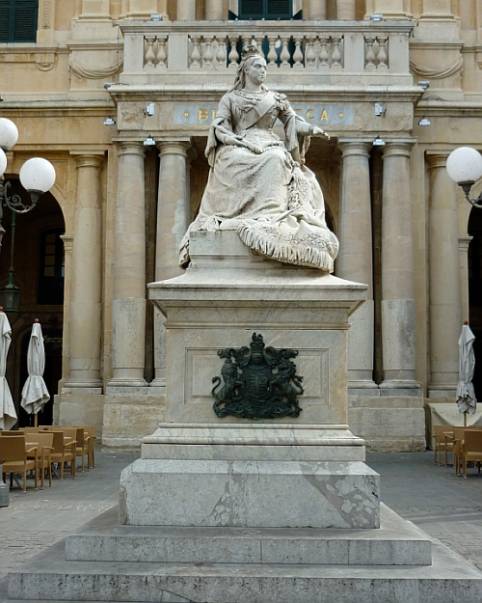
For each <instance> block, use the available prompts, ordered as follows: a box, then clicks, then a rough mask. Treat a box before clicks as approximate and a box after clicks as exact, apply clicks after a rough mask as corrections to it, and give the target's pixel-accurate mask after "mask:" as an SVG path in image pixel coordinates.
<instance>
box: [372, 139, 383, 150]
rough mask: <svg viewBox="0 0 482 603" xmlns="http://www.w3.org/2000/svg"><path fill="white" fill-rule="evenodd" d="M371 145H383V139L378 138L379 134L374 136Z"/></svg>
mask: <svg viewBox="0 0 482 603" xmlns="http://www.w3.org/2000/svg"><path fill="white" fill-rule="evenodd" d="M372 145H373V146H374V147H384V146H385V141H384V140H383V138H380V136H375V138H374V139H373V141H372Z"/></svg>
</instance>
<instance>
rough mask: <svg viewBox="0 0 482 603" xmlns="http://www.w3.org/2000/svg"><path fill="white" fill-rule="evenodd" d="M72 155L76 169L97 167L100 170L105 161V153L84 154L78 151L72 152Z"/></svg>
mask: <svg viewBox="0 0 482 603" xmlns="http://www.w3.org/2000/svg"><path fill="white" fill-rule="evenodd" d="M70 155H71V156H72V157H74V159H75V164H76V165H75V167H76V168H82V167H95V168H98V167H100V166H101V165H102V162H103V160H104V153H103V152H91V153H88V152H87V153H82V152H77V151H71V153H70Z"/></svg>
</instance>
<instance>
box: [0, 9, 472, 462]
mask: <svg viewBox="0 0 482 603" xmlns="http://www.w3.org/2000/svg"><path fill="white" fill-rule="evenodd" d="M0 22H1V25H0V40H1V42H0V74H1V77H0V81H1V82H2V89H1V91H0V94H1V96H2V98H3V102H2V103H1V104H0V114H1V115H2V116H3V117H8V118H10V119H12V120H14V121H15V122H16V124H17V126H18V128H19V132H20V138H19V142H18V144H17V145H16V146H15V148H14V150H13V152H10V153H8V158H9V164H8V168H7V177H8V178H10V179H11V180H12V182H13V183H14V185H15V184H16V179H17V175H18V171H19V168H20V166H21V164H22V163H23V161H24V160H25V159H27V158H28V157H30V156H33V155H42V156H44V157H46V158H47V159H49V160H50V161H51V162H52V163H53V164H54V166H55V168H56V172H57V181H56V184H55V186H54V188H53V189H52V191H51V192H50V193H48V194H47V195H45V196H44V197H43V198H42V199H41V201H40V202H39V204H38V207H37V208H36V209H35V210H34V211H32V212H31V213H30V214H28V215H25V216H20V218H19V219H17V222H16V224H15V245H14V246H13V254H12V253H10V248H9V242H10V241H11V236H12V229H11V225H10V223H9V221H8V219H7V216H5V219H4V224H5V227H6V229H7V235H6V237H5V239H4V243H3V248H2V255H1V258H0V279H1V280H0V285H3V284H4V282H5V281H6V279H7V270H8V268H9V265H10V264H11V262H12V260H14V270H15V278H16V282H17V284H18V286H19V287H20V293H21V304H20V308H19V310H18V311H17V312H15V313H12V314H10V319H11V322H12V325H13V331H14V346H13V353H11V355H10V361H9V376H10V381H11V383H13V391H14V395H16V397H17V398H18V399H19V395H18V394H19V388H20V387H21V383H22V378H23V377H22V376H23V374H24V372H25V369H23V368H22V363H23V362H24V357H25V355H24V354H23V352H24V349H23V348H25V341H26V337H27V334H28V332H29V325H30V323H31V320H32V319H33V318H34V317H36V316H38V317H39V318H40V320H41V321H42V323H43V324H44V325H45V326H44V331H45V332H46V339H47V351H48V354H50V364H49V358H48V359H47V366H50V369H48V370H50V371H51V375H50V376H48V385H49V387H50V389H51V391H52V393H56V396H55V402H54V404H53V409H52V410H51V413H52V418H53V420H56V421H60V422H62V423H64V424H65V423H69V424H78V423H82V424H91V425H95V426H96V427H97V428H98V429H99V431H102V438H103V441H104V443H105V444H107V445H113V446H116V445H126V444H133V443H137V442H139V439H140V438H141V437H142V436H143V435H146V434H148V433H150V432H152V431H153V430H154V428H155V426H156V425H157V423H158V422H159V421H161V420H162V418H163V414H164V409H165V358H164V353H163V337H164V331H163V322H162V316H160V315H159V314H157V313H155V312H154V309H153V307H152V306H151V305H150V304H149V303H148V302H147V301H146V285H147V283H149V282H151V281H154V280H160V279H165V278H169V277H171V276H175V275H177V274H180V272H181V270H180V268H179V267H178V262H177V248H178V246H179V242H180V239H181V237H182V235H183V234H184V232H185V230H186V228H187V226H188V224H189V223H190V221H191V220H192V219H193V217H194V216H195V214H196V211H197V208H198V206H199V203H200V198H201V195H202V191H203V188H204V185H205V182H206V179H207V175H208V165H207V160H206V158H205V157H204V146H205V143H206V136H207V131H208V127H209V123H210V121H211V120H212V117H213V115H214V114H215V110H216V106H217V102H218V101H219V99H220V97H221V96H222V94H223V93H224V92H225V91H226V90H227V89H228V88H229V87H230V85H231V84H232V81H233V78H234V73H235V71H236V67H237V64H238V62H239V59H240V54H241V52H242V48H243V46H245V45H247V44H248V43H250V42H251V43H256V45H257V46H258V47H259V48H262V49H263V51H264V53H265V56H266V58H267V61H268V82H267V83H268V86H269V87H271V88H273V89H276V90H279V91H282V92H285V93H286V94H287V95H288V97H289V99H290V101H291V103H292V105H293V107H294V108H295V110H296V111H297V112H298V113H299V114H300V115H302V116H303V117H304V118H305V119H306V120H308V121H310V122H312V123H314V124H316V125H320V126H322V127H323V128H324V129H325V130H327V131H328V132H329V133H330V134H331V135H332V136H333V137H334V138H333V139H332V140H331V141H330V142H325V141H322V140H318V139H314V140H312V144H311V148H310V151H309V154H308V164H309V166H310V168H311V169H313V170H314V171H315V173H316V175H317V177H318V179H319V181H320V184H321V186H322V189H323V192H324V195H325V203H326V209H327V218H328V222H329V224H330V226H331V228H332V229H333V230H334V231H335V233H336V234H337V236H338V237H339V238H340V243H341V250H340V255H339V257H338V260H337V265H336V271H335V273H336V274H337V275H338V276H340V277H343V278H347V279H349V280H355V281H360V282H364V283H367V284H368V286H369V301H368V302H367V303H365V304H364V305H363V306H362V307H361V308H360V309H359V310H357V311H356V313H355V315H354V316H353V319H352V330H351V332H350V346H349V369H350V370H349V398H350V411H349V414H350V417H349V420H350V426H351V428H352V429H353V431H354V432H355V433H357V434H359V435H362V436H364V437H366V439H367V441H368V443H369V444H371V445H372V446H373V447H376V448H379V449H398V450H413V449H420V448H423V447H424V446H425V430H426V418H425V414H426V411H425V406H424V405H425V403H426V402H427V400H428V401H447V400H448V401H453V400H454V394H455V388H456V384H457V375H458V348H457V339H458V336H459V332H460V328H461V325H462V322H463V321H464V320H470V324H471V326H472V329H473V330H474V332H475V334H476V335H479V336H480V338H481V339H482V308H481V306H482V293H481V289H482V288H481V286H480V284H481V280H480V279H481V249H482V243H481V240H482V211H480V210H477V209H473V210H472V211H471V206H470V205H469V204H468V203H467V202H466V201H464V200H463V193H461V192H460V191H459V190H457V187H456V186H455V185H454V184H453V183H452V182H451V181H450V180H449V178H448V176H447V173H446V169H445V162H446V158H447V156H448V154H449V152H450V151H451V150H452V149H453V148H455V147H456V146H460V145H469V146H474V147H476V148H479V149H480V148H481V147H482V125H481V124H482V121H481V119H480V118H481V114H482V71H481V69H482V4H481V2H480V1H479V0H273V1H271V0H256V1H254V0H250V1H245V0H229V2H228V1H227V0H177V1H176V0H69V1H64V0H62V1H60V0H1V1H0ZM479 214H480V215H479ZM7 310H8V309H7ZM22 346H23V347H22ZM477 356H478V358H479V359H480V360H479V364H480V365H481V366H482V349H481V351H480V352H478V351H477ZM22 371H23V372H22ZM481 375H482V368H481V369H478V371H477V374H476V387H477V388H478V391H479V392H482V387H481V385H482V377H481ZM58 379H60V381H59V382H58V384H57V381H58ZM479 395H480V394H479ZM50 418H51V417H50V415H49V416H46V417H45V420H47V421H48V420H50Z"/></svg>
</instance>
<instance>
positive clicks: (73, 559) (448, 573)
mask: <svg viewBox="0 0 482 603" xmlns="http://www.w3.org/2000/svg"><path fill="white" fill-rule="evenodd" d="M115 515H116V513H115V511H113V512H108V513H106V514H103V515H102V516H100V517H99V518H97V519H96V520H94V522H92V524H91V525H90V526H89V527H88V529H87V530H86V531H85V532H84V533H82V534H80V535H74V536H71V537H69V538H68V539H67V540H66V543H65V551H64V550H63V544H62V543H59V544H58V545H55V546H54V547H52V549H50V550H49V551H48V552H46V553H43V554H41V555H40V556H38V557H37V558H36V559H34V560H33V561H32V562H31V564H30V565H29V566H28V567H27V568H26V569H24V570H23V571H22V572H20V573H18V574H11V575H10V576H9V585H8V597H9V599H8V600H7V601H11V602H13V601H17V603H18V602H19V601H24V602H26V601H50V602H51V603H57V602H58V603H60V602H61V601H62V602H66V601H69V602H80V601H91V602H92V601H99V602H100V601H109V602H111V603H121V602H124V603H125V602H129V601H130V602H138V603H139V602H142V603H148V602H149V603H154V602H155V603H159V602H160V601H162V602H163V603H201V602H203V603H315V602H316V603H365V602H366V603H368V602H370V603H388V602H390V603H440V602H441V601H443V603H460V602H461V601H463V602H464V603H480V601H481V600H482V574H481V573H480V572H479V571H478V570H477V569H476V568H474V567H472V566H471V565H469V564H468V563H466V562H465V561H464V560H463V559H462V558H461V557H459V556H458V555H457V554H455V553H453V552H452V551H450V550H449V549H447V548H446V547H445V546H443V545H442V544H440V543H439V542H437V541H435V542H434V541H431V539H430V538H429V537H428V536H426V535H425V534H423V532H422V531H421V530H419V529H418V528H416V527H415V526H413V524H411V523H410V522H407V521H405V520H403V519H401V518H400V517H399V516H398V515H397V514H395V513H393V511H390V510H389V509H387V508H386V507H384V506H383V505H382V510H381V518H382V521H381V528H380V529H377V530H358V531H357V530H333V529H330V530H303V529H289V530H253V529H234V530H228V529H226V528H224V529H222V530H221V529H219V528H200V529H199V528H198V529H191V528H177V529H175V528H133V527H130V526H117V527H116V525H115V524H116V517H115ZM201 558H202V559H204V561H203V562H200V559H201ZM429 563H431V565H429Z"/></svg>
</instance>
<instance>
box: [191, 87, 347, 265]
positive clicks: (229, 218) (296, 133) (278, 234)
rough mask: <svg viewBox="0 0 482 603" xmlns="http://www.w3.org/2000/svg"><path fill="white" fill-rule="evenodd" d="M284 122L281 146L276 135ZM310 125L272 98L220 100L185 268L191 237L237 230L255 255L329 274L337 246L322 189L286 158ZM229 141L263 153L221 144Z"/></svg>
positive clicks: (280, 98)
mask: <svg viewBox="0 0 482 603" xmlns="http://www.w3.org/2000/svg"><path fill="white" fill-rule="evenodd" d="M277 119H280V120H281V122H282V123H283V126H284V130H285V141H284V142H283V141H281V140H280V138H279V137H278V136H277V135H276V134H275V133H274V132H273V126H274V124H275V122H276V120H277ZM310 133H311V126H310V125H309V124H308V123H307V122H305V121H304V120H302V119H301V118H299V117H298V116H297V115H296V114H295V112H294V111H293V109H292V108H291V106H290V104H289V103H288V101H287V99H286V97H285V96H284V95H282V94H278V93H274V92H271V91H267V90H266V91H263V92H262V93H261V94H249V93H244V91H242V90H241V91H236V90H233V91H231V92H228V93H227V94H225V95H224V96H223V98H222V99H221V101H220V103H219V107H218V111H217V115H216V118H215V119H214V121H213V123H212V125H211V128H210V130H209V136H208V142H207V146H206V156H207V158H208V161H209V165H210V168H211V169H210V171H209V178H208V182H207V185H206V189H205V191H204V195H203V197H202V201H201V206H200V209H199V213H198V215H197V217H196V219H195V220H194V222H193V223H192V224H191V226H190V227H189V230H188V232H187V233H186V236H185V237H184V240H183V243H182V245H181V257H180V261H181V264H182V265H187V263H188V262H189V233H190V232H192V231H194V230H209V231H213V230H236V231H237V232H238V234H239V236H240V238H241V240H242V241H243V243H244V244H245V245H247V246H248V247H249V248H251V249H252V250H253V251H255V252H257V253H260V254H262V255H265V256H266V257H268V258H272V259H274V260H277V261H279V262H285V263H288V264H296V265H300V266H310V267H313V268H319V269H321V270H324V271H327V272H332V271H333V264H334V260H335V258H336V254H337V253H338V240H337V238H336V236H335V235H334V234H333V233H332V232H331V231H330V230H329V229H328V227H327V225H326V221H325V206H324V201H323V194H322V192H321V189H320V186H319V184H318V182H317V180H316V178H315V175H314V174H313V172H311V171H310V170H309V169H308V168H307V167H306V166H304V165H303V166H300V165H299V164H298V163H296V162H295V161H294V160H293V158H292V155H291V152H292V151H294V150H296V149H298V145H299V141H298V139H299V137H300V136H303V135H309V134H310ZM234 135H237V136H240V137H242V139H244V140H246V141H250V142H252V143H254V144H256V145H258V146H260V147H261V148H262V149H263V152H262V153H255V152H253V151H251V150H249V149H247V148H245V147H242V146H237V145H232V144H231V145H228V144H223V141H226V140H227V138H229V137H233V136H234Z"/></svg>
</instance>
